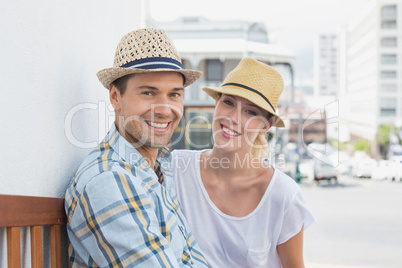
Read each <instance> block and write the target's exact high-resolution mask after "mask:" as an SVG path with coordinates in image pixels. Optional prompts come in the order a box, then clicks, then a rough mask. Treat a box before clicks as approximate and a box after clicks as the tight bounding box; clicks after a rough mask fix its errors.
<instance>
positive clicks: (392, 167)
mask: <svg viewBox="0 0 402 268" xmlns="http://www.w3.org/2000/svg"><path fill="white" fill-rule="evenodd" d="M387 179H389V180H392V181H398V182H401V181H402V156H392V157H391V158H390V160H389V173H388V176H387Z"/></svg>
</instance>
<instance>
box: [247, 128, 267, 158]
mask: <svg viewBox="0 0 402 268" xmlns="http://www.w3.org/2000/svg"><path fill="white" fill-rule="evenodd" d="M251 154H252V155H253V156H255V157H259V158H266V157H268V140H267V138H266V137H265V135H263V134H258V136H257V137H256V138H255V140H254V143H253V145H252V148H251Z"/></svg>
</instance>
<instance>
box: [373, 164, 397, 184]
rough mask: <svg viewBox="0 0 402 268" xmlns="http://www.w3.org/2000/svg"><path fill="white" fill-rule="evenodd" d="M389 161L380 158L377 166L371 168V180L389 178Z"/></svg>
mask: <svg viewBox="0 0 402 268" xmlns="http://www.w3.org/2000/svg"><path fill="white" fill-rule="evenodd" d="M391 169H392V168H391V163H390V161H388V160H380V161H379V162H378V166H377V167H376V168H375V169H374V170H373V173H372V175H371V178H372V179H373V180H386V179H389V178H391V174H392V170H391Z"/></svg>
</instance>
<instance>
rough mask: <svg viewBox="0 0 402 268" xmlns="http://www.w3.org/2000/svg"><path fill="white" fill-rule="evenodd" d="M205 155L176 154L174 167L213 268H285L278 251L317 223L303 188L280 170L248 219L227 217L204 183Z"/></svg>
mask: <svg viewBox="0 0 402 268" xmlns="http://www.w3.org/2000/svg"><path fill="white" fill-rule="evenodd" d="M202 152H203V151H189V150H175V151H173V154H172V156H173V157H172V167H173V175H174V180H175V186H176V193H177V196H178V198H179V201H180V204H181V207H182V209H183V212H184V215H185V217H186V219H187V221H188V223H189V225H190V228H191V231H192V232H193V234H194V236H195V239H196V240H197V242H198V243H199V245H200V248H201V251H202V252H203V253H204V256H205V258H206V260H207V262H208V264H209V266H210V267H213V268H226V267H230V268H235V267H239V268H245V267H253V268H255V267H265V268H266V267H270V268H276V267H278V268H280V267H282V266H281V261H280V258H279V255H278V252H277V249H276V246H277V245H280V244H282V243H284V242H286V241H287V240H289V239H290V238H291V237H293V236H294V235H296V234H297V233H299V231H300V230H301V228H302V226H304V229H305V228H307V227H308V226H309V225H310V224H312V223H313V222H315V218H314V216H313V214H312V213H311V211H310V210H309V208H308V207H307V204H306V202H305V200H304V198H303V196H302V193H301V189H300V187H299V186H298V185H297V184H296V182H295V181H294V180H293V179H292V178H290V177H289V176H287V175H286V174H284V173H283V172H281V171H279V170H277V169H275V171H274V174H273V177H272V180H271V182H270V183H269V185H268V187H267V189H266V191H265V194H264V196H263V197H262V199H261V201H260V203H259V204H258V206H257V207H256V208H255V210H254V211H253V212H251V213H250V214H248V215H247V216H244V217H233V216H229V215H226V214H225V213H223V212H222V211H220V210H219V209H218V208H217V207H216V206H215V205H214V203H213V202H212V200H211V199H210V198H209V195H208V192H207V191H206V189H205V187H204V185H203V183H202V180H201V175H200V155H201V153H202Z"/></svg>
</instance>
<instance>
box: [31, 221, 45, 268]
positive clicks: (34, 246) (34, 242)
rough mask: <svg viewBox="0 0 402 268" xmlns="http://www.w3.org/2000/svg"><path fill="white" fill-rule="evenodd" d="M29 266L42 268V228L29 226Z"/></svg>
mask: <svg viewBox="0 0 402 268" xmlns="http://www.w3.org/2000/svg"><path fill="white" fill-rule="evenodd" d="M31 266H32V268H42V267H43V250H42V226H31Z"/></svg>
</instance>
